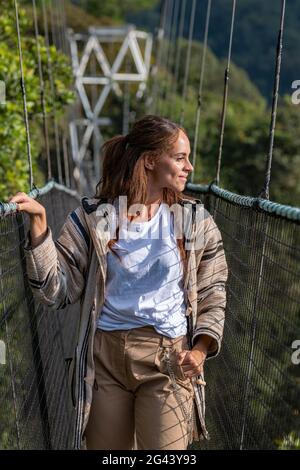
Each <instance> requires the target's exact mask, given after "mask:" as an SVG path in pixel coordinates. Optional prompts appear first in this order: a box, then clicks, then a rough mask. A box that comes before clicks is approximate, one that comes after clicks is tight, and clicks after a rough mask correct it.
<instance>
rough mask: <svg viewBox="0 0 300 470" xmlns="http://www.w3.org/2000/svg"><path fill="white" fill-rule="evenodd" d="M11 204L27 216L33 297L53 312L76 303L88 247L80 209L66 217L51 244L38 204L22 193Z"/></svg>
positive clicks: (50, 235)
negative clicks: (57, 235) (28, 219)
mask: <svg viewBox="0 0 300 470" xmlns="http://www.w3.org/2000/svg"><path fill="white" fill-rule="evenodd" d="M21 201H22V202H21ZM10 202H17V203H18V205H19V210H24V211H25V212H27V213H28V214H29V216H30V230H29V231H28V233H27V237H26V242H25V246H24V253H25V259H26V270H27V275H28V280H29V283H30V286H31V288H32V292H33V296H34V297H35V299H36V300H37V301H40V302H42V303H44V304H46V305H48V306H50V307H51V308H52V309H61V308H64V307H65V306H66V305H67V304H73V303H75V302H76V301H77V300H78V299H79V298H80V296H81V294H82V292H83V289H84V286H85V272H86V268H87V262H88V251H89V244H90V239H89V234H88V228H87V226H86V222H85V218H84V215H83V209H82V207H81V206H79V207H78V208H77V209H76V210H74V211H73V212H71V213H70V214H69V215H68V217H67V220H66V222H65V223H64V225H63V227H62V229H61V231H60V235H59V237H58V239H57V241H56V242H54V241H53V237H52V231H51V228H50V227H49V226H48V225H47V220H46V211H45V208H44V207H43V206H42V205H41V204H39V203H38V202H37V201H35V200H34V199H33V198H30V197H29V196H27V195H26V194H25V193H18V195H16V196H14V198H12V199H11V200H10Z"/></svg>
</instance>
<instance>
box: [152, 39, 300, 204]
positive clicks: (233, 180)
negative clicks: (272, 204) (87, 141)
mask: <svg viewBox="0 0 300 470" xmlns="http://www.w3.org/2000/svg"><path fill="white" fill-rule="evenodd" d="M171 47H172V46H171ZM178 47H181V48H182V53H181V57H182V59H181V63H180V67H179V72H180V73H179V77H180V78H179V83H178V85H177V86H176V84H175V82H174V76H173V75H172V74H170V73H169V72H167V71H166V70H162V71H161V72H160V75H159V76H158V81H159V83H160V87H159V99H160V101H159V108H158V110H159V112H160V113H161V114H162V115H164V116H167V117H169V118H171V119H173V120H174V121H179V118H180V111H181V108H182V107H183V109H184V122H183V123H184V127H185V128H186V129H187V131H188V134H189V138H190V142H191V148H192V149H193V142H194V130H195V119H196V110H197V101H198V99H197V94H198V87H199V75H200V65H199V64H201V57H202V50H203V48H202V45H200V44H198V43H193V45H192V53H191V65H190V71H189V78H188V89H187V95H186V100H185V101H184V102H183V101H182V90H183V77H184V67H185V58H186V54H187V41H185V40H184V41H181V42H180V46H178ZM167 51H168V45H166V49H165V51H163V57H166V56H167ZM170 56H171V58H172V57H173V58H174V57H175V53H174V54H173V53H172V52H171V54H170ZM168 65H169V68H171V70H174V64H173V63H172V61H171V63H169V64H168ZM225 67H226V64H225V62H224V61H219V60H218V59H217V58H216V57H215V55H214V54H213V53H212V52H211V50H210V49H208V51H207V60H206V71H205V80H204V84H203V96H202V108H201V121H200V135H199V140H198V145H197V159H196V165H195V175H194V182H195V183H210V182H211V181H212V180H213V179H214V178H215V175H216V161H217V156H218V152H219V142H220V136H219V134H220V122H221V110H222V101H223V86H224V85H223V84H224V70H225ZM298 108H299V107H298V106H296V105H293V104H292V103H291V99H290V97H289V96H284V97H283V98H281V99H280V100H279V106H278V116H277V122H276V131H275V141H274V153H273V163H272V174H271V184H270V199H272V200H274V201H276V202H280V203H283V204H289V205H296V206H300V186H299V180H300V165H299V163H300V154H299V144H300V142H299V128H300V115H299V110H298ZM269 128H270V109H269V108H268V107H267V103H266V101H265V99H264V98H263V97H262V96H261V95H260V93H259V91H258V90H257V88H256V87H255V86H254V85H253V83H252V82H251V81H250V79H249V77H248V76H247V74H246V72H245V71H244V70H242V69H240V68H239V67H237V66H235V65H234V64H232V65H231V71H230V79H229V94H228V104H227V113H226V125H225V132H224V141H223V151H222V165H221V180H220V184H221V186H222V187H224V188H226V189H229V190H231V191H233V192H236V193H239V194H243V195H248V196H258V195H259V193H260V192H261V190H262V188H263V184H264V174H265V167H266V158H267V154H268V151H269ZM191 157H192V154H191Z"/></svg>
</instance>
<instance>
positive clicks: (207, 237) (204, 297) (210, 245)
mask: <svg viewBox="0 0 300 470" xmlns="http://www.w3.org/2000/svg"><path fill="white" fill-rule="evenodd" d="M204 224H205V230H204V251H203V252H202V255H201V257H200V260H198V268H197V301H198V304H197V323H196V327H195V330H194V335H193V339H192V341H193V347H194V348H195V349H198V350H202V351H203V350H204V351H205V350H207V359H208V358H211V357H214V356H217V354H218V353H219V352H220V348H221V341H222V337H223V329H224V320H225V307H226V289H225V286H226V281H227V278H228V267H227V262H226V257H225V252H224V248H223V242H222V236H221V233H220V231H219V229H218V227H217V225H216V223H215V221H214V220H213V218H212V216H211V215H210V214H209V213H208V212H207V211H206V210H205V219H204ZM196 257H197V255H196ZM209 338H210V339H209Z"/></svg>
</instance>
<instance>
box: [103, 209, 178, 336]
mask: <svg viewBox="0 0 300 470" xmlns="http://www.w3.org/2000/svg"><path fill="white" fill-rule="evenodd" d="M115 207H116V209H117V205H116V204H115ZM123 221H124V222H122V221H121V223H120V230H119V239H118V241H117V242H116V243H115V244H114V245H113V249H114V250H115V251H116V252H117V253H118V255H119V257H120V258H121V262H120V261H119V259H118V257H117V256H116V255H114V254H112V253H111V252H110V250H109V251H108V253H107V278H106V285H105V301H104V304H103V307H102V311H101V314H100V316H99V319H98V325H97V327H98V328H100V329H102V330H106V331H110V330H128V329H131V328H137V327H141V326H145V325H153V327H154V328H155V329H156V331H157V332H159V333H161V334H163V335H166V336H169V337H171V338H176V337H178V336H180V335H185V334H186V331H187V330H186V328H187V325H186V315H185V312H186V303H185V299H184V291H183V267H182V262H181V259H180V252H179V249H178V247H177V243H176V238H175V236H174V215H173V213H172V212H171V211H170V210H169V207H168V205H167V204H166V203H161V204H160V206H159V208H158V210H157V211H156V213H155V214H154V216H153V217H152V219H151V220H149V221H147V222H144V221H143V222H140V223H137V222H129V221H128V219H127V218H126V219H125V218H124V219H123ZM126 223H127V224H128V230H126V228H125V225H126ZM124 224H125V225H124ZM126 234H127V235H128V237H127V239H126V238H125V237H126Z"/></svg>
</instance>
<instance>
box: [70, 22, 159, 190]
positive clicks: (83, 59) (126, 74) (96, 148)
mask: <svg viewBox="0 0 300 470" xmlns="http://www.w3.org/2000/svg"><path fill="white" fill-rule="evenodd" d="M68 39H69V43H70V50H71V59H72V67H73V75H74V79H75V89H76V91H77V93H78V96H79V101H80V104H81V106H82V109H81V110H80V112H79V111H78V113H77V114H78V115H77V116H76V117H74V116H72V120H71V121H70V123H69V128H70V138H71V146H72V156H73V161H74V164H75V167H76V171H75V175H74V176H76V175H77V176H76V179H77V180H78V178H80V181H81V182H83V181H85V182H86V184H85V185H84V186H85V187H84V188H81V190H83V191H89V190H91V189H92V188H94V187H95V184H96V183H97V182H98V180H99V178H100V177H101V165H100V157H99V154H100V147H101V145H102V143H103V137H102V133H101V129H102V128H103V127H105V126H109V125H110V124H111V119H110V118H109V117H108V116H106V117H105V116H103V108H104V105H105V103H106V101H107V99H108V97H109V95H110V94H111V92H113V93H114V94H115V95H117V96H118V97H124V99H125V93H126V90H128V86H130V85H132V84H133V83H136V84H138V89H137V92H136V97H137V98H138V99H140V98H141V97H142V96H143V93H144V90H145V88H146V81H147V78H148V75H149V68H150V58H151V50H152V36H151V34H149V33H146V32H144V31H138V30H136V29H135V27H134V26H133V25H127V26H125V27H122V28H113V27H112V28H110V27H103V28H96V27H90V28H89V29H88V33H87V34H79V33H74V32H73V31H72V30H68ZM108 44H109V47H110V55H109V57H108V54H107V53H106V52H105V48H106V49H107V47H108ZM120 44H121V45H120ZM119 45H120V46H119ZM118 46H119V47H118ZM129 60H130V68H131V70H129V67H128V66H126V64H127V65H128V61H129ZM124 68H125V70H124ZM122 84H123V88H124V89H125V91H123V90H122V86H121V85H122ZM124 85H126V86H124ZM88 87H90V88H91V90H92V93H91V94H92V99H90V97H89V95H88V93H87V88H88ZM99 87H101V90H100V92H99ZM78 108H79V107H78ZM86 160H89V162H86ZM87 164H89V165H90V167H91V166H92V168H90V169H89V175H87V174H86V169H85V167H86V166H87ZM78 170H79V171H78ZM82 173H84V174H82Z"/></svg>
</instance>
